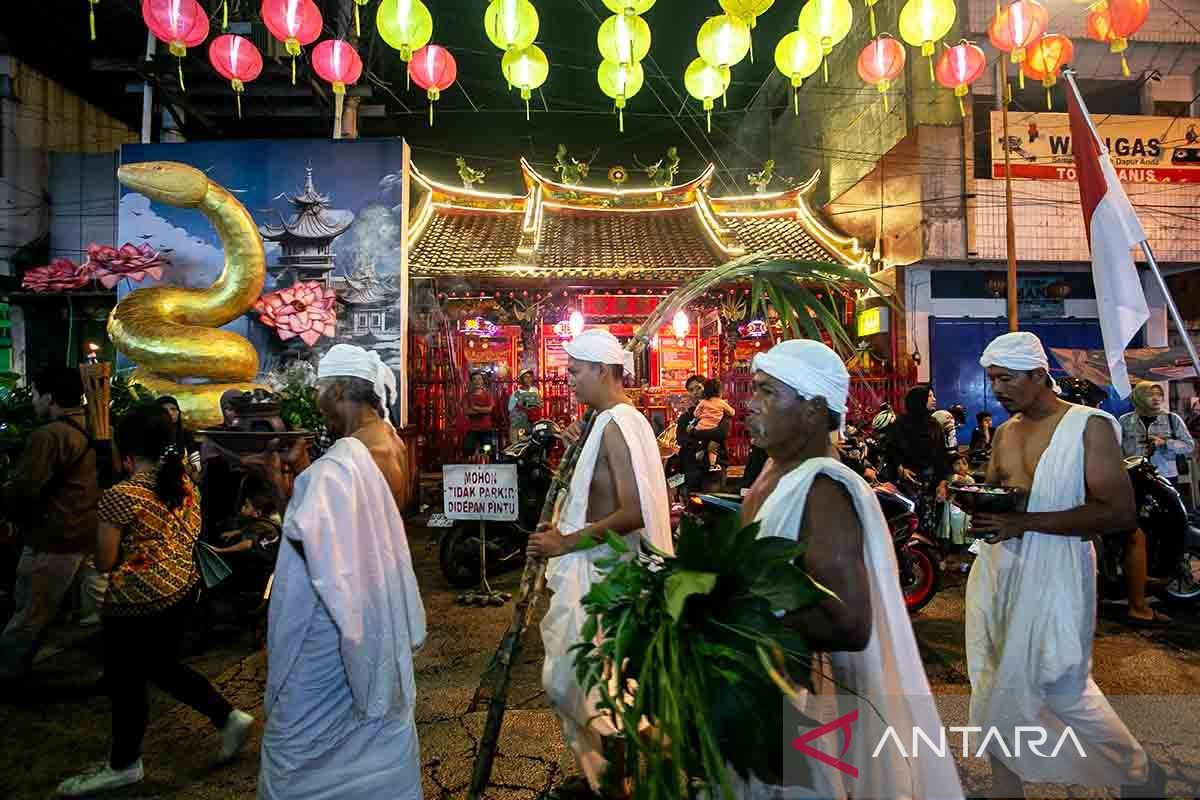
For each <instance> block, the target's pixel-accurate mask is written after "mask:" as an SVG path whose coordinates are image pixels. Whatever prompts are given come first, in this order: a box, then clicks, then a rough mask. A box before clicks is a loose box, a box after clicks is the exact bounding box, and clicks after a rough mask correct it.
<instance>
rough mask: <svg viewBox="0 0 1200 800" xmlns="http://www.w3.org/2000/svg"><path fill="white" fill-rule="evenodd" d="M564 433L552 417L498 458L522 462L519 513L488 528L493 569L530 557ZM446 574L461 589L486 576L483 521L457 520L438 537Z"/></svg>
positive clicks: (489, 561)
mask: <svg viewBox="0 0 1200 800" xmlns="http://www.w3.org/2000/svg"><path fill="white" fill-rule="evenodd" d="M561 438H562V430H561V429H560V428H559V426H558V425H557V424H555V423H554V422H553V421H551V420H541V421H539V422H537V423H535V424H534V425H533V428H532V429H531V430H530V433H529V436H528V437H526V438H524V439H522V440H521V441H519V442H516V443H514V444H511V445H509V446H508V447H507V448H505V450H504V452H503V453H501V455H500V457H499V458H498V459H497V460H496V463H498V464H516V466H517V504H518V510H517V519H516V521H515V522H489V523H486V525H487V527H486V528H485V529H484V534H483V539H484V541H485V542H486V548H485V553H484V555H485V557H486V559H487V570H488V574H489V575H494V574H496V573H499V572H506V571H508V570H511V569H516V568H517V567H520V566H521V565H522V564H524V563H525V545H526V543H527V542H528V540H529V535H530V534H532V533H533V532H534V530H536V528H537V524H538V520H539V518H540V517H541V513H542V501H543V500H545V498H546V494H547V493H548V492H549V491H550V483H551V481H552V479H553V477H554V470H553V469H552V468H551V466H550V462H549V453H550V450H551V448H552V447H553V446H554V443H555V442H556V441H558V440H559V439H561ZM438 563H439V565H440V566H441V569H442V575H444V576H445V578H446V580H447V581H449V582H450V585H451V586H453V587H455V588H456V589H469V588H474V587H476V586H478V585H479V582H480V580H481V579H482V568H481V562H480V524H479V523H478V522H457V523H455V524H454V525H453V526H452V527H449V528H447V529H446V531H445V532H444V533H443V534H442V535H441V538H440V540H439V542H438Z"/></svg>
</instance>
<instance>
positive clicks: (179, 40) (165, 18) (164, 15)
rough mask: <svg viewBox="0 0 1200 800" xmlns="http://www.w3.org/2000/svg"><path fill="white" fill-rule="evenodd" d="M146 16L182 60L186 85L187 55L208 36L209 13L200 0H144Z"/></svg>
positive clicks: (152, 30)
mask: <svg viewBox="0 0 1200 800" xmlns="http://www.w3.org/2000/svg"><path fill="white" fill-rule="evenodd" d="M142 19H143V20H145V22H146V27H148V28H149V29H150V32H151V33H153V34H154V36H155V38H156V39H158V40H159V41H161V42H165V43H166V45H167V46H168V47H169V48H170V49H171V55H173V56H175V58H177V59H179V88H180V89H182V88H184V87H183V57H184V56H185V55H187V49H188V48H189V47H196V46H197V45H200V44H203V42H204V40H205V39H207V38H208V13H207V12H205V10H204V9H203V8H202V7H201V5H200V4H199V3H197V2H196V0H142Z"/></svg>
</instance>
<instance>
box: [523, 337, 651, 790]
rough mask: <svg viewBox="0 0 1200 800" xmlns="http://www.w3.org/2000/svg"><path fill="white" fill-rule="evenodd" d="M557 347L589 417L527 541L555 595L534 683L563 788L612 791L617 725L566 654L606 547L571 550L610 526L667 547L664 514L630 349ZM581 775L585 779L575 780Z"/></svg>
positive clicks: (580, 343) (578, 342) (593, 341)
mask: <svg viewBox="0 0 1200 800" xmlns="http://www.w3.org/2000/svg"><path fill="white" fill-rule="evenodd" d="M564 349H565V350H566V351H567V355H568V356H569V361H568V362H567V371H568V373H569V375H570V382H571V386H572V387H573V388H574V390H575V395H576V397H578V398H579V401H580V402H582V403H584V404H585V405H587V406H588V407H589V408H590V409H591V410H592V413H593V414H594V415H595V420H594V421H593V423H592V427H591V432H590V433H589V435H588V438H587V441H585V442H584V443H583V445H582V447H583V449H582V450H581V451H580V454H579V460H578V461H577V462H576V466H575V472H574V475H573V476H572V479H571V485H570V488H569V489H568V492H567V497H566V500H565V503H564V505H563V510H562V513H561V514H560V516H559V518H558V521H557V524H552V525H549V526H545V527H544V528H542V529H540V530H539V531H538V532H537V533H535V534H534V535H533V536H531V537H530V538H529V545H528V549H527V553H528V555H529V556H530V557H531V558H549V559H550V563H549V564H548V566H547V567H546V584H547V586H548V587H549V588H550V590H551V591H552V592H553V595H552V597H551V599H550V608H549V609H548V610H547V611H546V616H545V617H544V618H543V619H542V625H541V629H542V643H543V645H544V647H545V651H546V662H545V665H544V666H543V668H542V685H543V686H544V687H545V689H546V694H547V696H548V697H549V700H550V703H551V704H552V705H553V706H554V710H555V712H556V713H557V714H558V717H559V721H560V722H561V723H562V729H563V738H564V739H566V742H567V744H568V745H569V746H570V747H571V750H572V751H573V752H574V754H575V760H576V763H577V765H578V767H579V770H580V772H581V773H582V775H583V780H582V781H581V780H576V781H572V782H570V783H571V785H570V786H568V787H567V790H568V791H572V792H576V793H583V794H586V793H588V792H596V791H601V790H602V789H604V788H605V786H606V785H608V786H611V790H612V791H613V792H616V793H619V792H620V787H619V783H620V782H621V781H622V776H617V775H607V774H606V773H607V772H608V769H607V766H608V762H607V760H606V758H605V757H604V753H603V739H604V737H611V736H614V735H616V733H617V731H616V729H615V728H614V727H613V725H612V723H611V722H610V721H609V719H608V718H607V717H597V716H596V708H595V697H594V695H593V696H591V697H589V696H587V695H585V694H584V693H583V691H582V690H581V688H580V686H579V684H578V683H577V682H576V680H575V669H574V665H573V662H574V653H572V652H571V650H570V649H571V647H572V646H574V645H575V644H578V643H579V641H580V633H581V630H582V628H583V624H584V621H585V620H586V619H587V615H586V613H585V612H584V609H583V604H582V601H583V597H584V595H586V594H587V593H588V590H589V589H590V588H591V586H592V584H593V583H595V582H597V581H599V580H601V579H602V578H603V573H602V572H601V571H600V570H599V569H598V568H597V567H596V566H595V562H596V561H598V560H602V559H605V558H611V557H612V556H613V555H614V554H613V551H612V549H611V548H610V547H609V546H608V545H606V544H600V545H598V546H595V547H592V548H590V549H586V550H576V547H577V546H578V545H579V543H580V540H581V539H583V537H588V538H589V539H591V540H592V541H595V542H603V541H604V538H605V534H606V532H608V531H613V532H614V533H616V534H618V535H620V536H623V537H624V538H625V540H626V543H627V544H628V545H629V546H630V549H631V551H633V552H636V551H637V549H638V546H639V542H640V541H641V538H642V537H643V536H644V537H645V539H646V540H647V541H648V542H649V543H650V544H652V545H653V546H654V547H656V548H658V549H659V550H661V551H664V552H666V553H672V552H674V551H673V548H672V543H671V513H670V506H669V504H668V501H667V480H666V476H665V474H664V473H663V468H662V460H661V458H660V456H659V450H658V442H657V440H656V439H655V436H654V429H653V428H651V427H650V423H649V422H648V421H647V420H646V418H645V416H643V415H642V413H641V412H640V411H638V410H637V409H636V408H634V407H633V406H632V405H630V403H629V400H628V398H627V397H626V396H625V392H624V390H623V388H622V383H621V381H622V377H623V375H625V374H632V372H633V354H632V353H629V352H626V351H625V350H623V349H622V348H621V345H620V343H619V342H618V341H617V339H616V337H614V336H613V335H612V334H611V333H609V332H607V331H602V330H590V331H584V332H583V333H581V334H580V335H579V336H576V337H575V338H574V339H573V340H571V342H569V343H568V344H567V345H566V346H565V347H564ZM583 781H586V784H584V783H583Z"/></svg>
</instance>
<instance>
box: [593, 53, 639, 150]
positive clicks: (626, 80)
mask: <svg viewBox="0 0 1200 800" xmlns="http://www.w3.org/2000/svg"><path fill="white" fill-rule="evenodd" d="M596 81H597V83H599V84H600V91H602V92H604V93H605V94H606V95H608V96H609V97H611V98H612V99H613V102H615V103H616V105H617V120H618V122H617V125H618V129H619V130H620V131H621V133H624V132H625V101H626V100H628V99H629V98H631V97H633V96H634V95H635V94H637V93H638V92H640V91H641V90H642V84H643V83H645V81H646V73H645V70H643V69H642V65H641V64H638V63H636V62H635V63H633V64H617V63H616V62H613V61H605V62H604V63H602V64H601V65H600V69H599V70H597V72H596Z"/></svg>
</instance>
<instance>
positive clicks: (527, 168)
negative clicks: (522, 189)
mask: <svg viewBox="0 0 1200 800" xmlns="http://www.w3.org/2000/svg"><path fill="white" fill-rule="evenodd" d="M716 173H717V168H716V166H715V165H713V164H709V165H708V166H707V167H705V169H704V171H703V172H701V173H700V174H699V175H697V176H696V177H695V178H692V179H691V180H690V181H687V182H685V183H677V184H674V185H673V186H645V187H638V188H634V189H612V188H609V187H604V186H585V185H583V184H576V185H572V184H566V183H560V182H559V181H556V180H553V179H552V178H547V177H546V176H545V175H542V174H541V173H540V172H538V171H537V170H536V169H534V168H533V165H532V164H530V163H529V162H528V161H526V160H525V159H524V158H521V175H522V177H523V178H524V179H525V186H526V188H528V189H529V190H530V191H533V188H534V187H535V186H540V187H541V188H542V192H543V195H544V198H545V200H546V201H548V202H552V203H562V204H564V205H569V206H572V207H575V208H579V209H583V210H588V209H593V208H594V209H596V210H609V209H615V208H638V209H643V210H647V211H649V210H653V209H656V208H678V207H679V206H683V205H687V204H689V203H693V202H695V200H696V195H697V194H699V193H700V192H706V191H707V190H708V187H709V185H710V184H711V183H712V180H713V176H715V175H716Z"/></svg>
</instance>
